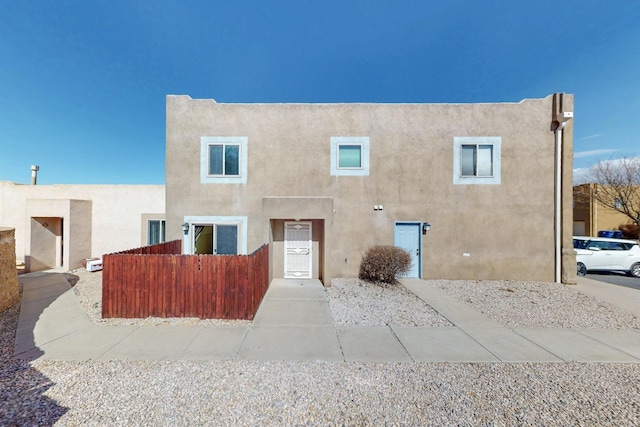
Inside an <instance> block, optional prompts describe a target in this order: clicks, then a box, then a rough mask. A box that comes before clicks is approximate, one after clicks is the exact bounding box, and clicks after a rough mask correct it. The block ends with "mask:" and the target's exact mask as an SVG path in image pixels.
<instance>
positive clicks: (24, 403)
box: [0, 302, 69, 426]
mask: <svg viewBox="0 0 640 427" xmlns="http://www.w3.org/2000/svg"><path fill="white" fill-rule="evenodd" d="M19 315H20V303H19V302H18V303H17V304H15V305H14V306H13V307H11V308H10V309H8V310H6V311H5V312H4V313H1V314H0V420H1V424H2V425H16V426H23V425H53V424H54V423H56V422H57V421H58V420H59V419H60V418H61V417H62V416H63V415H64V414H66V413H67V411H68V410H69V408H66V407H64V406H60V405H58V403H57V402H56V401H55V400H53V399H50V398H48V397H47V396H46V395H45V393H46V391H47V390H48V389H49V388H51V387H52V386H53V385H54V383H53V382H52V381H51V380H50V379H49V378H47V377H46V376H45V375H43V374H42V373H41V372H39V371H38V370H37V369H36V368H34V367H32V366H31V365H30V363H29V360H24V359H23V360H18V359H14V357H13V352H14V342H15V334H16V329H17V327H18V316H19ZM36 357H37V356H36Z"/></svg>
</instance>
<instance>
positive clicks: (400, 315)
mask: <svg viewBox="0 0 640 427" xmlns="http://www.w3.org/2000/svg"><path fill="white" fill-rule="evenodd" d="M327 298H328V300H329V308H330V310H331V315H332V316H333V323H334V324H335V325H336V326H341V325H355V326H384V325H396V326H452V325H451V323H450V322H449V321H448V320H447V319H445V318H444V317H442V316H441V315H440V314H438V313H437V312H436V311H435V310H434V309H432V308H431V307H430V306H428V305H427V304H425V303H424V302H423V301H422V300H421V299H419V298H418V297H417V296H415V295H414V294H413V293H411V292H410V291H408V290H407V289H406V288H405V287H404V286H400V285H384V284H376V283H370V282H365V281H363V280H359V279H334V280H333V282H331V287H329V288H327Z"/></svg>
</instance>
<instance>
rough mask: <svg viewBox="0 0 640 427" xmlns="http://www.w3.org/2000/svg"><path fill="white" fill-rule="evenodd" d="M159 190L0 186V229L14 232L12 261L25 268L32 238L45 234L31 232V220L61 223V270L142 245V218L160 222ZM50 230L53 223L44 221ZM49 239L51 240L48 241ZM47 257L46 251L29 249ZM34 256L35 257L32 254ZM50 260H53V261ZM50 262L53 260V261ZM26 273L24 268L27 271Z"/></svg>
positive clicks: (147, 187) (158, 187)
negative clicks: (22, 264) (5, 227)
mask: <svg viewBox="0 0 640 427" xmlns="http://www.w3.org/2000/svg"><path fill="white" fill-rule="evenodd" d="M164 209H165V188H164V186H163V185H22V184H15V183H12V182H6V181H4V182H0V223H3V224H7V225H8V226H11V227H14V228H15V238H16V257H17V259H18V260H19V261H25V263H29V261H30V257H31V255H32V254H31V250H32V247H31V245H32V242H33V239H34V238H35V239H36V241H40V240H38V238H37V236H32V233H34V232H35V233H39V232H43V233H49V237H51V235H56V233H55V232H54V233H52V234H51V232H50V231H46V232H45V230H42V229H39V228H37V227H32V218H34V217H35V218H57V219H60V218H62V224H61V228H62V233H63V241H64V248H63V250H62V252H63V258H64V260H65V261H64V265H63V266H64V267H67V268H69V269H72V268H77V267H79V266H80V262H81V260H82V259H84V258H87V257H95V256H101V255H103V254H106V253H111V252H116V251H120V250H125V249H131V248H136V247H140V246H143V245H145V244H146V228H145V227H144V226H143V224H146V222H145V221H143V215H146V218H150V217H154V218H158V217H164V215H163V214H164ZM45 222H46V223H47V224H49V225H53V224H54V223H55V220H54V221H53V222H52V221H45ZM51 238H52V237H51ZM33 249H35V250H36V251H43V250H44V251H45V252H47V251H48V253H47V254H46V255H44V256H46V257H47V261H46V263H45V264H47V263H49V262H50V256H51V251H52V249H51V247H49V248H43V247H42V246H41V247H39V248H35V247H34V248H33ZM38 256H41V255H40V254H38ZM54 258H55V257H54ZM54 262H55V259H54ZM27 267H28V266H27Z"/></svg>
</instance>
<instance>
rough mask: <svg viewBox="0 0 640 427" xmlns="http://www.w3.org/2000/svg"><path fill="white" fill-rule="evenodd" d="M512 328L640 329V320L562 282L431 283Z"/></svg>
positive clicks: (471, 281) (473, 281)
mask: <svg viewBox="0 0 640 427" xmlns="http://www.w3.org/2000/svg"><path fill="white" fill-rule="evenodd" d="M430 283H431V284H433V285H435V286H437V287H438V288H439V289H441V290H443V291H444V292H446V293H447V294H448V295H451V296H452V297H455V298H456V299H458V300H460V301H464V302H465V303H467V304H469V305H471V306H472V307H473V308H475V309H476V310H478V311H479V312H481V313H484V314H485V315H486V316H487V317H489V318H491V319H493V320H495V321H497V322H498V323H500V324H502V325H504V326H507V327H509V328H587V329H593V328H598V329H599V328H602V329H640V319H639V318H638V317H637V316H635V315H634V314H632V313H629V312H626V311H624V310H621V309H619V308H617V307H614V306H613V305H611V304H607V303H605V302H603V301H600V300H598V299H596V298H594V297H592V296H588V295H584V294H582V293H580V292H578V291H577V290H576V287H575V286H567V285H562V284H559V283H540V282H517V281H504V280H494V281H477V280H431V281H430Z"/></svg>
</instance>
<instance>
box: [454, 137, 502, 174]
mask: <svg viewBox="0 0 640 427" xmlns="http://www.w3.org/2000/svg"><path fill="white" fill-rule="evenodd" d="M453 147H454V149H453V183H454V184H500V182H501V176H500V175H501V166H502V162H501V151H502V138H500V137H493V136H491V137H486V136H484V137H455V138H454V139H453Z"/></svg>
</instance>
